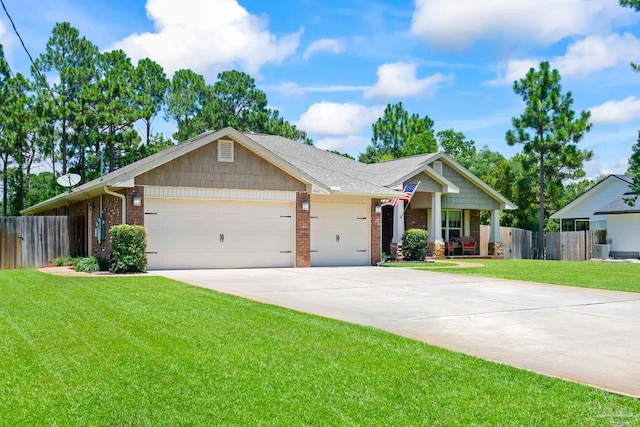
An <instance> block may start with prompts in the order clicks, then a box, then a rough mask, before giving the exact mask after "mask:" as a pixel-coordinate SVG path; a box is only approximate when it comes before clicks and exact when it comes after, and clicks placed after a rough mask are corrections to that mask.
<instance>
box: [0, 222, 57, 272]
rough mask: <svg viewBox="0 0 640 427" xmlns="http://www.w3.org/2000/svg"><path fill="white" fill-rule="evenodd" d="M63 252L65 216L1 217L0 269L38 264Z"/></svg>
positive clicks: (51, 260) (28, 266) (53, 258)
mask: <svg viewBox="0 0 640 427" xmlns="http://www.w3.org/2000/svg"><path fill="white" fill-rule="evenodd" d="M66 256H69V223H68V219H67V217H63V216H46V217H8V218H0V269H2V270H8V269H15V268H35V267H41V266H44V265H48V264H50V263H51V262H53V261H54V260H55V259H56V258H58V257H66Z"/></svg>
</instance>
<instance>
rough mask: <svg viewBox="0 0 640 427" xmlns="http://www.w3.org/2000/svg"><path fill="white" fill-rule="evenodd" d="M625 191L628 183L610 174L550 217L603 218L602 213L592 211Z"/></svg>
mask: <svg viewBox="0 0 640 427" xmlns="http://www.w3.org/2000/svg"><path fill="white" fill-rule="evenodd" d="M627 191H629V184H627V183H625V182H623V181H621V180H620V179H619V178H616V177H614V176H611V177H609V178H607V179H606V180H605V181H603V182H601V183H600V184H598V185H597V186H595V187H593V188H592V189H591V190H589V191H587V192H586V193H584V194H583V195H582V196H580V197H579V198H577V199H576V200H574V201H573V202H571V203H570V204H569V205H567V206H565V208H563V209H562V210H560V211H558V212H556V213H555V214H553V215H552V216H551V218H553V219H571V218H579V219H582V218H588V219H589V220H591V221H600V220H603V219H604V217H603V216H602V215H594V214H593V213H594V212H596V211H598V210H599V209H600V208H602V207H604V206H606V205H608V204H609V203H611V202H612V201H613V200H615V199H617V198H618V197H620V196H622V195H623V194H624V193H626V192H627Z"/></svg>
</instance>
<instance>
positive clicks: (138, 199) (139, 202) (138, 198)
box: [133, 193, 142, 206]
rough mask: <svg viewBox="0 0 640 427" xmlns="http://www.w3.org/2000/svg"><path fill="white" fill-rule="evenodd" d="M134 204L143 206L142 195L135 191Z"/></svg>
mask: <svg viewBox="0 0 640 427" xmlns="http://www.w3.org/2000/svg"><path fill="white" fill-rule="evenodd" d="M133 206H142V196H141V195H140V194H138V193H133Z"/></svg>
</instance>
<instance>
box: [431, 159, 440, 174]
mask: <svg viewBox="0 0 640 427" xmlns="http://www.w3.org/2000/svg"><path fill="white" fill-rule="evenodd" d="M433 169H434V170H435V171H436V172H438V173H439V174H440V175H442V162H441V161H440V160H436V161H435V162H433Z"/></svg>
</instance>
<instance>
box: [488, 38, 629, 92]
mask: <svg viewBox="0 0 640 427" xmlns="http://www.w3.org/2000/svg"><path fill="white" fill-rule="evenodd" d="M638 58H640V40H639V39H637V38H636V37H635V36H634V35H632V34H629V33H625V34H623V35H620V34H610V35H608V36H606V37H600V36H589V37H585V38H584V39H582V40H579V41H577V42H575V43H572V44H570V45H569V47H567V51H566V53H565V54H564V55H563V56H557V57H555V58H552V59H551V60H550V61H549V62H550V64H551V66H552V67H553V68H557V69H558V71H560V74H561V75H562V76H563V77H566V76H572V75H586V74H590V73H593V72H597V71H601V70H604V69H607V68H612V67H615V66H617V65H620V64H624V65H628V64H629V63H630V62H631V61H634V60H637V59H638ZM540 61H541V60H539V59H535V58H526V59H514V60H511V61H509V62H508V63H507V64H506V65H503V66H501V67H500V68H501V69H500V70H499V71H498V78H497V79H496V80H493V81H491V83H494V84H502V83H504V84H511V83H512V82H513V81H514V80H518V79H521V78H522V77H524V76H525V75H526V74H527V72H528V71H529V69H530V68H531V67H533V68H537V67H538V65H539V64H540Z"/></svg>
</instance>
